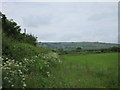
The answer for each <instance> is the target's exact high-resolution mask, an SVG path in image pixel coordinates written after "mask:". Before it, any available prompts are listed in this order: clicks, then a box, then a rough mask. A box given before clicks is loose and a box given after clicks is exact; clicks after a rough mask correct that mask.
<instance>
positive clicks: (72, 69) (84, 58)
mask: <svg viewBox="0 0 120 90" xmlns="http://www.w3.org/2000/svg"><path fill="white" fill-rule="evenodd" d="M61 59H62V61H63V62H62V64H60V65H59V66H58V67H57V68H55V69H53V72H52V75H53V78H54V79H52V81H51V85H50V87H60V88H110V87H112V88H114V87H117V86H118V53H103V54H86V55H81V54H80V55H79V54H76V55H61Z"/></svg>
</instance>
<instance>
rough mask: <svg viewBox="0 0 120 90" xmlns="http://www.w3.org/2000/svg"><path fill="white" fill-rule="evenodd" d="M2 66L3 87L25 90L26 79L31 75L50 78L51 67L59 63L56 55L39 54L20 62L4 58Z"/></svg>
mask: <svg viewBox="0 0 120 90" xmlns="http://www.w3.org/2000/svg"><path fill="white" fill-rule="evenodd" d="M2 61H3V65H2V70H3V87H6V88H10V87H11V88H16V87H17V88H25V87H27V84H26V77H27V76H29V75H30V74H31V73H35V74H39V75H41V76H42V77H50V76H51V73H50V71H51V67H54V66H55V65H56V64H57V63H61V60H60V59H59V57H58V55H57V54H56V53H53V52H50V53H47V54H44V53H40V54H38V55H35V56H32V57H29V58H23V59H22V61H19V60H18V61H16V60H14V59H8V58H4V59H3V60H2Z"/></svg>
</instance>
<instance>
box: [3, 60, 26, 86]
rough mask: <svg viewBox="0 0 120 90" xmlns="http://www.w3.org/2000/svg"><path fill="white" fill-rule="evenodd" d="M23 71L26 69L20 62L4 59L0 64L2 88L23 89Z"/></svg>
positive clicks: (24, 84)
mask: <svg viewBox="0 0 120 90" xmlns="http://www.w3.org/2000/svg"><path fill="white" fill-rule="evenodd" d="M25 71H27V69H26V67H25V66H23V65H22V62H16V61H15V60H12V59H8V58H4V59H3V64H2V74H3V87H7V88H10V87H12V88H15V87H19V88H25V87H26V83H25V75H24V72H25ZM18 81H20V82H19V84H17V82H18Z"/></svg>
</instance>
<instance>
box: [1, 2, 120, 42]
mask: <svg viewBox="0 0 120 90" xmlns="http://www.w3.org/2000/svg"><path fill="white" fill-rule="evenodd" d="M2 12H3V13H5V14H6V16H7V17H8V18H9V19H13V20H14V21H15V22H17V23H18V25H20V26H21V28H22V31H23V29H24V28H26V29H27V33H31V34H34V35H35V36H37V37H38V41H62V42H63V41H78V42H83V41H85V42H87V41H90V42H109V43H117V42H118V3H117V2H116V3H115V2H112V3H109V2H106V3H105V2H99V3H95V2H84V3H83V2H78V3H77V2H76V3H73V2H57V3H55V2H26V3H25V2H14V3H12V2H7V3H5V2H4V3H2Z"/></svg>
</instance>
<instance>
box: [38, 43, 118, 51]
mask: <svg viewBox="0 0 120 90" xmlns="http://www.w3.org/2000/svg"><path fill="white" fill-rule="evenodd" d="M38 46H40V47H46V48H49V49H63V50H74V49H76V48H77V47H81V48H82V49H83V50H85V49H101V48H110V47H114V46H118V44H114V43H100V42H39V43H38Z"/></svg>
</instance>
